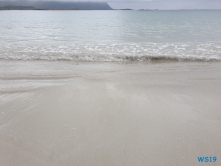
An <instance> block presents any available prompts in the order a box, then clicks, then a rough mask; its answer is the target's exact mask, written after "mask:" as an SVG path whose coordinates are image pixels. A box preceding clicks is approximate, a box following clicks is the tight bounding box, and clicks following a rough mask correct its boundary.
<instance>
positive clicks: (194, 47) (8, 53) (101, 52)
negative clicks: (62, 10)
mask: <svg viewBox="0 0 221 166" xmlns="http://www.w3.org/2000/svg"><path fill="white" fill-rule="evenodd" d="M1 47H2V49H1V50H0V59H4V60H49V61H56V60H67V61H93V62H121V61H154V60H176V61H184V60H188V61H220V60H221V43H218V42H217V43H203V44H202V43H185V44H184V43H176V44H174V43H167V44H165V43H129V44H128V43H127V44H72V45H62V46H13V45H5V46H1Z"/></svg>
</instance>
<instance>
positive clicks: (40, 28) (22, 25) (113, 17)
mask: <svg viewBox="0 0 221 166" xmlns="http://www.w3.org/2000/svg"><path fill="white" fill-rule="evenodd" d="M220 27H221V10H220V11H219V10H216V11H215V10H213V11H210V10H204V11H200V10H195V11H0V59H12V60H73V61H132V60H135V61H147V60H151V59H173V60H174V59H175V60H184V59H187V60H203V61H210V60H211V61H216V60H221V28H220Z"/></svg>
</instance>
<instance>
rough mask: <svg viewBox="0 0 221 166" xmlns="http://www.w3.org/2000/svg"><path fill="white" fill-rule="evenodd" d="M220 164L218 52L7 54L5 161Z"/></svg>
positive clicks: (1, 104) (2, 77)
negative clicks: (176, 58) (155, 57)
mask: <svg viewBox="0 0 221 166" xmlns="http://www.w3.org/2000/svg"><path fill="white" fill-rule="evenodd" d="M198 156H216V157H217V162H216V163H207V164H206V165H213V166H215V165H221V162H220V160H221V64H220V62H210V63H209V62H208V63H204V62H162V63H158V62H157V63H129V64H121V63H118V64H116V63H79V64H77V63H73V62H44V61H36V62H31V61H27V62H22V61H0V165H1V166H147V165H148V166H149V165H150V166H161V165H162V166H171V165H175V166H193V165H204V164H202V163H199V162H198V159H197V157H198Z"/></svg>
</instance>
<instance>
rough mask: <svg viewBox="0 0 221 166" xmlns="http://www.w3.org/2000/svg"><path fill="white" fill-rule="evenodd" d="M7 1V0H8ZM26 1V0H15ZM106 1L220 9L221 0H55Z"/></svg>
mask: <svg viewBox="0 0 221 166" xmlns="http://www.w3.org/2000/svg"><path fill="white" fill-rule="evenodd" d="M0 1H1V0H0ZM8 1H9V0H8ZM17 1H26V0H17ZM41 1H43V0H41ZM47 1H53V0H47ZM57 1H64V2H66V1H78V2H79V1H84V2H85V1H96V2H98V1H100V2H108V4H109V5H110V6H111V7H112V8H114V9H122V8H131V9H196V8H197V9H221V0H57Z"/></svg>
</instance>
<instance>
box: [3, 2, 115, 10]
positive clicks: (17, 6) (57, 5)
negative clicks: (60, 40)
mask: <svg viewBox="0 0 221 166" xmlns="http://www.w3.org/2000/svg"><path fill="white" fill-rule="evenodd" d="M0 10H112V8H111V7H110V6H109V5H108V3H107V2H59V1H0Z"/></svg>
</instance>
